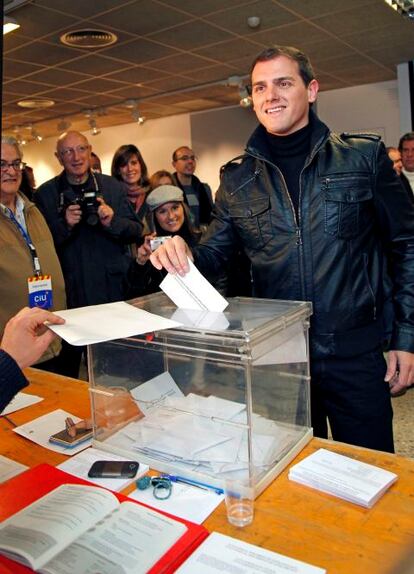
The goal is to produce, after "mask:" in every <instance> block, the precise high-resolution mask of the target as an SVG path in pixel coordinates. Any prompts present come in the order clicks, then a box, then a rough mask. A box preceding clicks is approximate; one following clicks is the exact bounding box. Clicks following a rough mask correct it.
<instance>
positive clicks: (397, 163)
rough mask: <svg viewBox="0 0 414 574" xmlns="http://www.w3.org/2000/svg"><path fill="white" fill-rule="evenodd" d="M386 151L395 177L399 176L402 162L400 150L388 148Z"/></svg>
mask: <svg viewBox="0 0 414 574" xmlns="http://www.w3.org/2000/svg"><path fill="white" fill-rule="evenodd" d="M385 149H386V152H387V154H388V157H389V158H390V160H391V161H392V167H393V168H394V171H395V173H396V174H397V175H401V170H402V166H403V165H402V160H401V154H400V150H399V149H398V148H396V147H392V146H389V147H387V148H385Z"/></svg>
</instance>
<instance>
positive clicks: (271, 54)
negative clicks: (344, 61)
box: [250, 46, 315, 88]
mask: <svg viewBox="0 0 414 574" xmlns="http://www.w3.org/2000/svg"><path fill="white" fill-rule="evenodd" d="M279 56H286V57H287V58H290V59H291V60H293V61H294V62H296V63H297V65H298V66H299V74H300V76H301V78H302V80H303V83H304V84H305V86H306V87H308V86H309V84H310V83H311V81H312V80H314V79H315V72H314V71H313V68H312V64H311V63H310V60H309V58H308V57H307V56H306V54H304V53H303V52H301V51H300V50H298V49H297V48H294V47H292V46H273V47H272V48H266V49H265V50H263V51H262V52H260V54H258V55H257V56H256V58H255V59H254V60H253V63H252V65H251V67H250V88H251V79H252V73H253V70H254V67H255V66H256V64H258V63H259V62H268V61H269V60H274V59H275V58H279Z"/></svg>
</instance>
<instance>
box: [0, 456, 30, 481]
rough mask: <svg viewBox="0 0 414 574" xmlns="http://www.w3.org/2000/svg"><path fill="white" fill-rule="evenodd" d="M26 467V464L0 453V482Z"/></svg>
mask: <svg viewBox="0 0 414 574" xmlns="http://www.w3.org/2000/svg"><path fill="white" fill-rule="evenodd" d="M28 468H29V467H28V466H25V465H24V464H20V462H16V461H15V460H12V459H11V458H7V457H6V456H2V455H1V454H0V484H1V483H2V482H5V481H6V480H9V478H13V476H17V475H18V474H20V473H21V472H23V471H24V470H27V469H28Z"/></svg>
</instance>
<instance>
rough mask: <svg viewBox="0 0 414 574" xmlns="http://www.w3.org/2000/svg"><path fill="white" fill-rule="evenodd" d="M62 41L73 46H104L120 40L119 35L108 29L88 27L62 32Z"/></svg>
mask: <svg viewBox="0 0 414 574" xmlns="http://www.w3.org/2000/svg"><path fill="white" fill-rule="evenodd" d="M60 41H61V42H62V44H65V46H71V47H72V48H104V47H106V46H111V45H112V44H115V42H117V41H118V36H117V35H116V34H114V33H113V32H109V31H108V30H96V29H90V28H86V29H84V30H72V31H70V32H66V33H65V34H62V36H61V37H60Z"/></svg>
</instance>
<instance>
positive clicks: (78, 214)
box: [35, 131, 142, 376]
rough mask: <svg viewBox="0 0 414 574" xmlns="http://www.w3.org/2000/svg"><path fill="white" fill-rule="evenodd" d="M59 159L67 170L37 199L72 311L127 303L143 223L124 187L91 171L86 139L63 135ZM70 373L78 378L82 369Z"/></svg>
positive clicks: (49, 182) (58, 144)
mask: <svg viewBox="0 0 414 574" xmlns="http://www.w3.org/2000/svg"><path fill="white" fill-rule="evenodd" d="M55 155H56V157H57V159H58V161H59V163H60V164H61V165H62V166H63V168H64V169H63V171H62V173H61V174H60V175H59V176H57V177H54V178H53V179H51V180H49V181H47V182H46V183H44V184H43V185H41V186H40V187H39V188H38V190H37V192H36V197H35V200H36V204H37V205H38V207H39V208H40V210H41V211H42V213H43V215H44V217H45V219H46V221H47V223H48V225H49V228H50V230H51V232H52V235H53V239H54V242H55V246H56V250H57V253H58V256H59V259H60V262H61V265H62V270H63V275H64V278H65V284H66V293H67V303H68V307H69V308H74V307H83V306H87V305H98V304H101V303H110V302H112V301H119V300H123V299H125V297H126V274H127V271H128V268H129V265H130V262H131V258H130V255H129V253H128V247H127V246H128V244H131V243H137V242H138V243H139V241H140V237H141V232H142V226H141V223H140V222H139V220H138V219H137V217H136V215H135V214H134V212H133V210H132V208H131V206H130V204H129V202H128V200H127V197H126V193H125V191H124V189H123V188H122V186H121V184H120V183H119V182H118V181H116V180H115V179H114V178H112V177H109V176H107V175H103V174H99V173H93V172H92V171H91V168H90V165H91V146H90V145H89V142H88V140H87V139H86V138H85V136H83V135H82V134H81V133H79V132H75V131H71V132H66V133H64V134H62V135H61V136H60V137H59V139H58V141H57V148H56V154H55ZM79 359H80V357H79ZM65 374H68V375H69V376H76V375H77V369H76V368H75V369H74V370H73V371H72V372H68V371H66V372H65Z"/></svg>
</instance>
